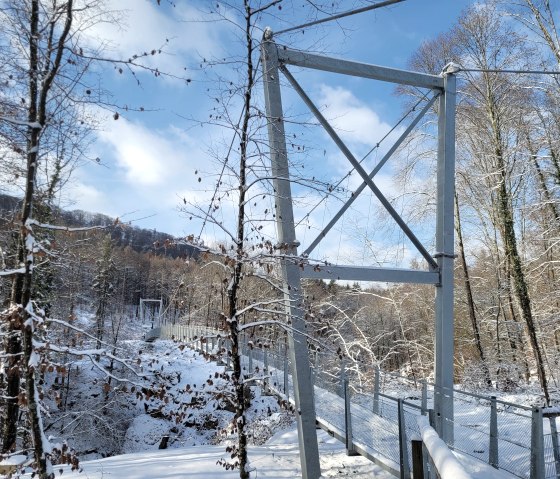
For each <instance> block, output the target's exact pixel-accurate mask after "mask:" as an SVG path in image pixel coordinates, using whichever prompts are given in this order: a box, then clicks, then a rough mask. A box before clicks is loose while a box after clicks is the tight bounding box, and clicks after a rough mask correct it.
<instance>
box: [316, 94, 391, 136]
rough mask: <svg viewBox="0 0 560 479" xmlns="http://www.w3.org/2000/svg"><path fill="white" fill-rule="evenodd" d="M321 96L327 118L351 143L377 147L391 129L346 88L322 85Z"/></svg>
mask: <svg viewBox="0 0 560 479" xmlns="http://www.w3.org/2000/svg"><path fill="white" fill-rule="evenodd" d="M320 95H321V96H320V105H322V106H324V107H325V109H324V114H325V116H326V117H327V118H328V119H329V121H330V123H331V125H332V126H333V127H334V128H335V129H337V130H339V132H340V135H341V137H343V138H344V139H346V140H348V141H350V142H355V143H362V144H366V145H375V144H376V143H377V142H378V141H379V140H380V139H381V138H383V136H385V135H386V134H387V132H389V130H390V129H391V126H390V125H389V124H388V123H385V122H384V121H382V120H381V118H380V117H379V115H378V114H377V113H376V112H375V111H374V110H373V109H372V108H370V107H369V106H367V105H366V104H364V103H363V102H362V101H360V100H359V99H358V98H356V97H355V96H354V94H353V93H352V92H351V91H349V90H347V89H345V88H342V87H330V86H327V85H321V87H320Z"/></svg>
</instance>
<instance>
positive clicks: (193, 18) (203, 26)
mask: <svg viewBox="0 0 560 479" xmlns="http://www.w3.org/2000/svg"><path fill="white" fill-rule="evenodd" d="M109 6H110V8H111V12H112V14H113V16H114V17H115V19H116V20H117V22H103V23H97V24H95V25H94V26H93V27H92V28H90V29H88V30H87V31H86V32H85V33H86V36H87V37H86V38H87V39H89V41H90V42H91V44H92V45H97V44H99V43H100V42H101V43H103V44H105V45H106V46H107V50H108V51H110V52H113V53H114V54H116V55H118V56H119V57H120V58H124V59H127V58H130V57H131V56H132V55H134V54H137V55H141V54H143V53H144V52H148V53H150V52H151V51H152V50H156V51H157V50H159V49H160V48H161V49H162V51H163V53H162V54H161V55H159V54H158V55H154V56H151V55H149V56H148V57H146V58H143V59H142V63H144V64H146V65H148V66H150V67H157V68H158V69H159V70H160V71H164V72H167V73H173V74H176V75H178V74H181V73H182V71H183V67H185V66H186V65H185V62H189V61H191V62H192V61H198V60H199V59H200V58H212V57H214V56H220V55H221V52H222V48H221V43H222V42H221V36H222V34H223V33H224V32H225V29H226V28H228V27H227V25H226V24H225V23H217V22H206V21H204V18H203V15H202V13H201V12H200V11H198V10H197V9H196V8H195V7H194V6H193V5H192V3H191V5H188V4H186V2H178V3H177V5H176V7H175V8H173V9H172V16H171V15H169V14H167V10H166V8H165V7H164V6H158V5H157V4H156V3H155V2H154V1H149V0H111V2H110V4H109ZM108 13H109V12H106V15H105V16H106V17H107V16H108ZM178 19H180V20H178Z"/></svg>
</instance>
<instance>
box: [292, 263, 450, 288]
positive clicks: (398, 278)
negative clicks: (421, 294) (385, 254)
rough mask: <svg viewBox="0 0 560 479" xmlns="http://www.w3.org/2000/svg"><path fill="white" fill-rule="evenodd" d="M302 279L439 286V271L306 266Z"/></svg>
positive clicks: (302, 272)
mask: <svg viewBox="0 0 560 479" xmlns="http://www.w3.org/2000/svg"><path fill="white" fill-rule="evenodd" d="M300 274H301V277H302V278H308V279H326V280H331V279H334V280H338V279H341V280H346V281H380V282H384V283H415V284H438V283H439V273H438V272H437V271H421V270H415V269H401V268H372V267H369V266H338V265H327V266H319V265H311V264H310V265H305V266H304V268H303V270H302V271H301V273H300Z"/></svg>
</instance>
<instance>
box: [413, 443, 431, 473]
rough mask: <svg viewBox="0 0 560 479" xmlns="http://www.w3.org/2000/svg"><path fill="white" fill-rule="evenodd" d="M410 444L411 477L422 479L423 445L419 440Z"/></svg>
mask: <svg viewBox="0 0 560 479" xmlns="http://www.w3.org/2000/svg"><path fill="white" fill-rule="evenodd" d="M411 444H412V477H414V479H424V477H426V478H427V476H424V451H423V443H422V440H420V439H413V440H412V441H411Z"/></svg>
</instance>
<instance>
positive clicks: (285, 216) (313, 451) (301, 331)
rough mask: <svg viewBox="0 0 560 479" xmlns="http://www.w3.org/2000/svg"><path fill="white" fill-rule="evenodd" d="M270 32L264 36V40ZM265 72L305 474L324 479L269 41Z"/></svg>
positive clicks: (277, 87)
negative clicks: (292, 258)
mask: <svg viewBox="0 0 560 479" xmlns="http://www.w3.org/2000/svg"><path fill="white" fill-rule="evenodd" d="M266 35H267V33H265V36H266ZM261 57H262V68H263V81H264V96H265V101H266V116H267V119H268V137H269V142H270V162H271V169H272V175H273V178H274V179H273V185H274V191H275V195H276V200H275V209H276V229H277V232H278V242H279V247H280V248H281V252H282V253H283V256H282V258H281V259H280V260H279V261H280V264H281V270H282V277H283V283H284V299H285V308H286V311H287V313H288V317H289V318H290V319H291V321H292V328H291V329H290V334H289V335H288V341H289V354H290V361H291V363H292V364H291V366H292V380H293V384H294V401H295V404H296V411H297V413H296V418H297V425H298V441H299V450H300V461H301V471H302V477H303V479H319V478H320V477H321V465H320V463H319V448H318V444H317V431H316V422H315V418H316V414H315V401H314V398H313V382H312V378H311V367H310V364H309V355H308V352H307V335H306V332H305V329H306V328H305V321H304V312H303V294H302V289H301V278H300V270H299V266H298V265H297V264H296V263H295V262H294V261H290V260H289V257H297V255H298V252H297V246H298V243H297V242H296V233H295V226H294V213H293V207H292V193H291V186H290V173H289V168H288V154H287V150H286V137H285V132H284V121H283V118H282V117H283V112H282V97H281V91H280V81H279V78H278V75H279V71H278V55H277V49H276V45H275V44H274V43H273V42H272V41H270V40H267V39H266V38H265V41H263V44H262V55H261Z"/></svg>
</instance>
